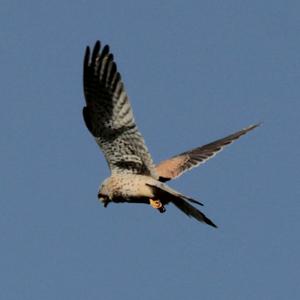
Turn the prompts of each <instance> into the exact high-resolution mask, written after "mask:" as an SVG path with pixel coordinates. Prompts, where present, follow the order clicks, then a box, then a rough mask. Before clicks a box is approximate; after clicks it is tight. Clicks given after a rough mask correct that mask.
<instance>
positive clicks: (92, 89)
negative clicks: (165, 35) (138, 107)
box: [83, 41, 156, 177]
mask: <svg viewBox="0 0 300 300" xmlns="http://www.w3.org/2000/svg"><path fill="white" fill-rule="evenodd" d="M83 69H84V70H83V83H84V95H85V100H86V106H85V107H84V108H83V117H84V121H85V124H86V126H87V128H88V129H89V131H90V132H91V134H92V135H93V136H94V137H95V140H96V142H97V144H98V145H99V146H100V148H101V149H102V151H103V153H104V155H105V158H106V160H107V162H108V165H109V167H110V169H111V171H112V173H133V174H144V175H151V176H153V177H155V176H156V175H155V169H154V165H153V162H152V159H151V156H150V154H149V152H148V149H147V147H146V145H145V142H144V139H143V137H142V135H141V133H140V132H139V131H138V128H137V126H136V124H135V121H134V117H133V113H132V109H131V105H130V102H129V99H128V96H127V93H126V91H125V88H124V84H123V82H122V80H121V75H120V73H119V72H118V71H117V66H116V63H115V62H114V58H113V55H112V54H111V53H110V50H109V46H107V45H106V46H104V47H103V48H102V50H101V44H100V42H99V41H98V42H96V44H95V47H94V49H93V51H92V53H91V52H90V48H89V47H87V48H86V52H85V57H84V67H83Z"/></svg>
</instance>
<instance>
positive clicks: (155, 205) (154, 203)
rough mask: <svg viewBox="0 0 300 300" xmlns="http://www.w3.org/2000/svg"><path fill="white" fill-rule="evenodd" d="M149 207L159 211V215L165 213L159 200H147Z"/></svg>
mask: <svg viewBox="0 0 300 300" xmlns="http://www.w3.org/2000/svg"><path fill="white" fill-rule="evenodd" d="M149 202H150V205H151V206H152V207H153V208H156V209H158V210H159V212H160V213H163V212H165V211H166V209H165V207H164V206H163V205H162V203H161V202H160V201H159V200H154V199H149Z"/></svg>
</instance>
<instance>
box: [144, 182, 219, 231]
mask: <svg viewBox="0 0 300 300" xmlns="http://www.w3.org/2000/svg"><path fill="white" fill-rule="evenodd" d="M148 186H151V187H152V188H153V191H154V194H155V197H157V199H159V200H160V201H161V202H162V204H168V203H170V202H172V203H173V204H174V205H175V206H176V207H177V208H179V209H180V210H181V211H182V212H184V213H185V214H186V215H187V216H189V217H193V218H195V219H196V220H198V221H200V222H202V223H206V224H208V225H210V226H212V227H215V228H217V225H216V224H214V223H213V222H212V221H211V220H210V219H209V218H207V217H206V216H205V214H203V213H202V212H201V211H200V210H198V209H197V208H196V207H194V206H192V205H191V204H189V203H188V202H187V201H190V202H193V203H197V204H200V205H203V204H201V203H200V202H198V201H196V200H194V199H192V198H189V197H186V196H184V195H182V194H180V193H178V192H177V191H175V190H173V189H172V188H170V187H168V186H167V185H166V184H163V183H161V182H157V184H156V185H153V184H148Z"/></svg>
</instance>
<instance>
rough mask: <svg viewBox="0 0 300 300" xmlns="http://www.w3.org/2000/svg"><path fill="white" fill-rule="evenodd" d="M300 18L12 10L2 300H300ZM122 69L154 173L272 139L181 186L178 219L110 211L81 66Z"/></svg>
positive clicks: (115, 5) (297, 5)
mask: <svg viewBox="0 0 300 300" xmlns="http://www.w3.org/2000/svg"><path fill="white" fill-rule="evenodd" d="M299 11H300V2H299V1H276V0H275V1H274V0H272V1H262V0H253V1H232V0H229V1H221V0H219V1H216V0H206V1H196V0H195V1H177V0H174V1H170V0H169V1H164V0H160V1H158V0H152V1H122V0H117V1H112V0H110V1H102V0H97V1H95V0H91V1H85V0H81V1H66V0H60V1H42V0H39V1H35V0H32V1H14V0H2V1H1V5H0V37H1V45H0V49H1V55H0V66H1V68H0V79H1V92H0V93H1V103H2V109H1V111H0V128H1V138H0V149H1V168H0V176H1V181H0V192H1V197H0V203H1V206H0V285H1V287H0V299H5V300H17V299H22V300H27V299H28V300H29V299H30V300H32V299H43V300H48V299H49V300H50V299H51V300H53V299H56V300H57V299H58V300H60V299H72V300H77V299H78V300H79V299H92V300H93V299H105V300H117V299H123V300H127V299H128V300H129V299H130V300H132V299H144V300H150V299H174V300H179V299H213V300H215V299H222V300H223V299H297V298H299V297H300V295H299V294H300V293H299V292H300V284H299V278H300V262H299V253H300V238H299V229H300V204H299V198H300V188H299V183H300V182H299V178H300V172H299V161H300V159H299V147H300V134H299V119H300V84H299V79H300V35H299V32H300V18H299ZM97 39H100V40H101V41H103V43H108V44H110V46H111V49H112V51H113V53H114V55H115V57H116V61H117V63H118V67H119V70H120V71H121V73H122V75H123V79H124V81H125V84H126V88H127V91H128V94H129V96H130V99H131V103H132V106H133V110H134V113H135V118H136V121H137V123H138V126H139V128H140V130H141V132H142V133H143V135H144V136H145V139H146V142H147V145H148V147H149V149H150V151H151V153H152V155H153V158H154V160H155V161H159V160H161V159H164V158H167V157H169V156H171V155H174V154H177V153H179V152H181V151H184V150H188V149H189V148H192V147H195V146H199V145H201V144H205V143H208V142H211V141H213V140H215V139H217V138H221V137H223V136H225V135H227V134H230V133H232V132H234V131H237V130H239V129H241V128H243V127H245V126H248V125H250V124H253V123H255V122H259V121H262V122H264V123H263V126H262V127H260V128H259V129H256V130H255V131H253V132H251V133H249V134H248V135H247V136H245V137H243V138H241V139H240V140H239V141H237V142H236V143H235V144H233V145H231V146H230V147H228V148H227V149H226V150H224V151H223V152H222V153H220V154H218V155H217V156H216V157H215V158H214V159H212V160H210V161H209V162H208V163H206V164H205V165H203V166H201V167H199V168H197V169H193V171H192V172H190V173H187V174H185V175H184V176H183V177H181V178H179V179H178V180H176V181H174V182H172V183H171V185H172V187H174V188H176V189H177V190H179V191H181V192H182V193H185V194H187V195H189V196H192V197H194V198H195V199H198V200H200V201H201V202H204V204H205V206H204V207H203V211H204V212H205V213H206V214H207V215H208V216H209V217H210V218H211V219H212V220H213V221H214V222H215V223H216V224H217V225H218V226H219V228H218V229H214V228H211V227H209V226H207V225H204V224H200V223H198V222H197V221H195V220H193V219H189V218H187V217H186V216H185V215H183V214H182V213H181V212H180V211H178V210H177V209H176V208H175V207H173V206H172V205H169V206H168V207H167V212H166V213H165V214H163V215H162V214H159V213H158V212H156V211H155V210H154V209H152V208H151V207H149V206H146V205H129V204H119V205H117V204H115V205H114V204H112V205H110V206H109V207H108V208H107V209H104V208H103V207H102V205H100V203H98V201H97V190H98V186H99V184H100V183H101V181H102V180H103V179H105V177H106V176H108V175H109V171H108V168H107V165H106V162H105V160H104V158H103V156H102V153H100V151H99V149H98V147H97V145H96V144H95V142H94V141H93V139H92V137H91V136H90V134H89V132H88V131H87V129H86V128H85V126H84V123H83V119H82V114H81V110H82V107H83V104H84V99H83V91H82V60H83V54H84V48H85V46H86V45H88V44H89V45H93V44H94V42H95V41H96V40H97Z"/></svg>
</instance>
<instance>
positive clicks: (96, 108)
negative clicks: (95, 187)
mask: <svg viewBox="0 0 300 300" xmlns="http://www.w3.org/2000/svg"><path fill="white" fill-rule="evenodd" d="M83 83H84V95H85V100H86V106H85V107H84V108H83V117H84V121H85V124H86V126H87V128H88V130H89V131H90V133H91V134H92V135H93V136H94V138H95V140H96V143H97V144H98V145H99V147H100V148H101V149H102V151H103V153H104V155H105V158H106V160H107V162H108V165H109V168H110V171H111V176H110V177H109V178H107V179H105V180H104V182H103V183H102V184H101V186H100V188H99V191H98V199H99V200H100V201H101V202H102V203H103V204H104V207H106V206H107V205H108V204H109V203H110V202H115V203H119V202H128V203H145V204H150V205H151V206H152V207H153V208H155V209H157V210H158V211H159V212H161V213H163V212H165V211H166V209H165V205H166V204H168V203H173V204H174V205H175V206H176V207H178V208H179V209H180V210H181V211H183V212H184V213H185V214H186V215H188V216H190V217H194V218H195V219H197V220H198V221H200V222H204V223H206V224H208V225H211V226H213V227H217V226H216V225H215V224H214V223H213V222H212V221H211V220H210V219H209V218H207V217H206V216H205V215H204V214H203V213H202V212H201V211H200V210H198V209H197V208H196V207H194V206H192V205H191V204H190V203H193V204H198V205H202V204H201V203H200V202H198V201H196V200H194V199H192V198H190V197H187V196H185V195H183V194H181V193H179V192H177V191H175V190H174V189H172V188H170V187H169V186H168V185H167V184H166V183H165V182H166V181H168V180H171V179H174V178H176V177H178V176H180V175H181V174H182V173H184V172H185V171H187V170H190V169H191V168H193V167H196V166H198V165H200V164H202V163H204V162H206V161H207V160H208V159H210V158H212V157H213V156H214V155H215V154H216V153H218V152H219V151H221V150H222V149H223V148H224V147H225V146H227V145H229V144H231V143H232V142H233V141H234V140H236V139H238V138H239V137H240V136H242V135H244V134H246V133H247V132H249V131H250V130H252V129H254V128H256V127H257V126H258V125H259V124H256V125H252V126H249V127H247V128H245V129H242V130H240V131H238V132H236V133H234V134H231V135H229V136H227V137H225V138H223V139H220V140H217V141H215V142H212V143H210V144H207V145H204V146H201V147H198V148H195V149H192V150H190V151H186V152H183V153H181V154H179V155H176V156H174V157H172V158H170V159H168V160H165V161H162V162H161V163H159V164H158V165H154V163H153V161H152V158H151V155H150V153H149V152H148V149H147V147H146V145H145V142H144V139H143V136H142V135H141V133H140V132H139V130H138V128H137V126H136V124H135V121H134V117H133V113H132V109H131V105H130V102H129V99H128V96H127V94H126V91H125V88H124V84H123V82H122V79H121V75H120V73H119V72H118V70H117V66H116V63H115V61H114V57H113V54H112V53H110V50H109V46H108V45H106V46H104V47H103V48H102V49H101V44H100V42H99V41H97V42H96V44H95V47H94V49H93V52H92V53H90V48H89V47H87V48H86V52H85V57H84V66H83Z"/></svg>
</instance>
